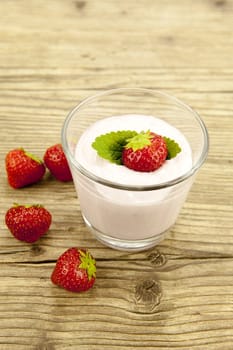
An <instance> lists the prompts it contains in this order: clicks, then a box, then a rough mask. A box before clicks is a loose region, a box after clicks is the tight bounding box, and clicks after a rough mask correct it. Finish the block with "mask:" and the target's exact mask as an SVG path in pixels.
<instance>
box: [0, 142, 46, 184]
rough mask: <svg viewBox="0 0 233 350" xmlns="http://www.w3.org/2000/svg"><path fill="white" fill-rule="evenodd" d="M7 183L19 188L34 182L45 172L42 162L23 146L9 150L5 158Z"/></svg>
mask: <svg viewBox="0 0 233 350" xmlns="http://www.w3.org/2000/svg"><path fill="white" fill-rule="evenodd" d="M5 165H6V172H7V178H8V182H9V184H10V185H11V186H12V187H13V188H21V187H25V186H28V185H31V184H34V183H36V182H38V181H40V180H41V179H42V177H43V176H44V174H45V166H44V164H43V162H42V161H41V160H40V159H39V158H37V157H36V156H34V155H33V154H31V153H27V152H26V151H25V150H24V149H23V148H18V149H14V150H12V151H10V152H9V153H8V154H7V155H6V159H5Z"/></svg>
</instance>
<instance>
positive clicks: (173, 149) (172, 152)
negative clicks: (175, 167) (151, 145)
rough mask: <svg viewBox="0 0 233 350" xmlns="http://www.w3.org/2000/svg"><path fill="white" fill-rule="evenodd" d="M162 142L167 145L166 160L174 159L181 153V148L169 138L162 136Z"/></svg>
mask: <svg viewBox="0 0 233 350" xmlns="http://www.w3.org/2000/svg"><path fill="white" fill-rule="evenodd" d="M163 139H164V141H165V142H166V145H167V150H168V155H167V159H172V158H174V157H175V156H176V155H177V154H178V153H180V152H181V148H180V146H179V145H178V143H177V142H175V141H174V140H172V139H170V138H169V137H166V136H163Z"/></svg>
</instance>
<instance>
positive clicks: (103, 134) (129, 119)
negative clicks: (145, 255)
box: [73, 115, 192, 250]
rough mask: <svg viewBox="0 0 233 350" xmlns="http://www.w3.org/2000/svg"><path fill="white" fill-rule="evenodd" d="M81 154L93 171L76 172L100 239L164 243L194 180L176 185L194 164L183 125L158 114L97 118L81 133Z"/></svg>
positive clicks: (84, 209)
mask: <svg viewBox="0 0 233 350" xmlns="http://www.w3.org/2000/svg"><path fill="white" fill-rule="evenodd" d="M75 159H76V161H77V162H78V164H79V166H81V167H82V169H84V171H85V175H87V176H83V174H82V173H80V172H76V171H74V173H73V179H74V183H75V186H76V188H77V192H78V196H79V200H80V206H81V210H82V215H83V218H84V220H85V222H86V224H87V225H88V226H89V227H90V229H91V231H92V232H93V233H94V234H95V235H96V237H97V238H98V239H99V240H101V241H103V242H104V243H107V244H108V245H110V246H114V247H118V248H120V249H124V248H126V249H127V243H126V242H130V244H129V246H130V249H131V248H132V249H135V250H137V248H138V249H141V247H142V245H140V242H142V241H143V240H147V241H150V240H151V246H152V245H154V244H155V243H158V242H159V241H160V240H161V239H162V238H163V235H164V232H166V231H167V230H168V229H169V228H170V227H171V226H172V225H173V224H174V222H175V220H176V218H177V215H178V213H179V211H180V208H181V206H182V204H183V202H184V200H185V198H186V196H187V193H188V191H189V189H190V186H191V183H192V179H191V178H189V179H187V180H186V181H182V182H180V183H179V182H178V183H176V184H174V185H172V182H176V180H177V178H180V177H182V176H183V175H184V174H186V173H187V172H188V171H189V170H190V169H191V168H192V151H191V148H190V145H189V143H188V141H187V140H186V138H185V136H184V135H183V134H182V133H181V132H180V131H179V130H178V129H176V128H175V127H173V126H172V125H170V124H168V123H167V122H166V121H164V120H162V119H159V118H156V117H154V116H146V115H122V116H114V117H109V118H105V119H102V120H99V121H97V122H96V123H94V124H92V125H91V126H90V127H89V128H88V129H86V131H85V132H84V133H83V134H82V136H81V137H80V139H79V141H78V143H77V146H76V150H75ZM121 242H123V243H122V246H121ZM134 243H135V244H134ZM146 247H147V248H148V244H147V245H146Z"/></svg>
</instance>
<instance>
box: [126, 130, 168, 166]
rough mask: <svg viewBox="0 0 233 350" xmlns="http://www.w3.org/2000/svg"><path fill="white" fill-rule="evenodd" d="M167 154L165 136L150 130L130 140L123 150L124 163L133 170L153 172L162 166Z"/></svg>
mask: <svg viewBox="0 0 233 350" xmlns="http://www.w3.org/2000/svg"><path fill="white" fill-rule="evenodd" d="M167 154H168V151H167V146H166V143H165V140H164V139H163V137H162V136H160V135H157V134H155V133H153V132H150V131H149V132H146V133H140V134H138V135H136V136H134V137H133V138H131V139H130V140H129V142H128V143H127V145H126V146H125V148H124V150H123V152H122V163H123V164H124V165H125V166H126V167H128V168H129V169H132V170H136V171H142V172H151V171H154V170H156V169H158V168H159V167H161V165H162V164H163V163H164V162H165V160H166V158H167Z"/></svg>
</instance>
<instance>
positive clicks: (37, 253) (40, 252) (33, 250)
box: [31, 245, 44, 256]
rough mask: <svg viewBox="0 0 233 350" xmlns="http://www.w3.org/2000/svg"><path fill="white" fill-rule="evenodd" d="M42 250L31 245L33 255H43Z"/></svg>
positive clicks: (37, 246)
mask: <svg viewBox="0 0 233 350" xmlns="http://www.w3.org/2000/svg"><path fill="white" fill-rule="evenodd" d="M43 251H44V250H43V248H41V247H40V246H39V245H32V247H31V252H32V254H33V255H35V256H37V255H41V254H42V253H43Z"/></svg>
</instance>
